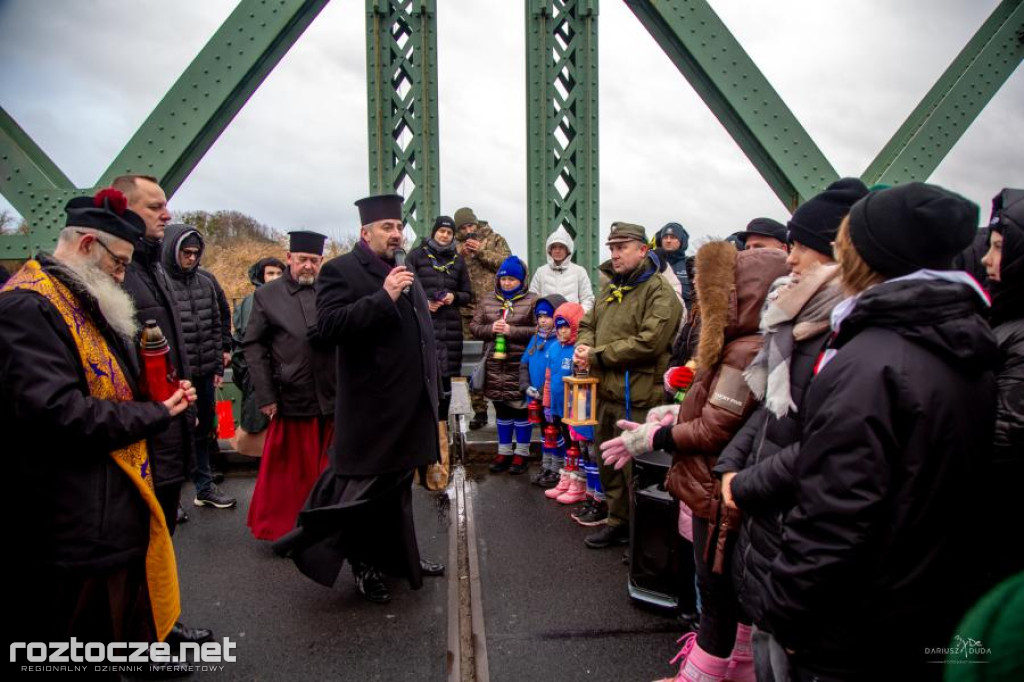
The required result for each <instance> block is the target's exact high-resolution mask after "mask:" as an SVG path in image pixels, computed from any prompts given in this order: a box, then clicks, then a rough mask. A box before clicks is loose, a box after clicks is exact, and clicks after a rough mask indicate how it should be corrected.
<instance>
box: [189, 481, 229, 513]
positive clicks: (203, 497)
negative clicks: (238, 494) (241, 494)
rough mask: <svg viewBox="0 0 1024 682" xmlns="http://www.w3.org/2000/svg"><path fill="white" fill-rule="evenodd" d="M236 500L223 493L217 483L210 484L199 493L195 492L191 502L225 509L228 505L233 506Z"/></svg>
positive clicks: (200, 505)
mask: <svg viewBox="0 0 1024 682" xmlns="http://www.w3.org/2000/svg"><path fill="white" fill-rule="evenodd" d="M237 502H238V500H236V499H235V498H233V497H231V496H230V495H228V494H226V493H224V492H223V491H222V490H221V489H220V488H218V487H217V484H216V483H214V484H211V485H210V487H209V488H207V489H206V490H204V491H203V492H201V493H196V499H195V501H194V502H193V504H194V505H196V506H197V507H205V506H207V505H210V506H211V507H216V508H217V509H227V508H228V507H234V506H235V504H237Z"/></svg>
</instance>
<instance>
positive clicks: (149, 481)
mask: <svg viewBox="0 0 1024 682" xmlns="http://www.w3.org/2000/svg"><path fill="white" fill-rule="evenodd" d="M4 289H5V290H6V289H23V290H25V291H32V292H35V293H36V294H39V295H40V296H42V297H43V298H45V299H46V300H47V301H49V302H50V304H51V305H52V306H53V307H54V308H56V309H57V311H58V312H59V313H60V314H61V317H63V318H64V324H66V325H67V327H68V332H69V333H70V334H71V336H72V337H73V338H74V340H75V346H76V347H77V348H78V356H79V359H80V360H81V362H82V368H83V369H84V370H85V377H86V382H87V383H88V385H89V395H90V396H92V397H93V398H96V399H97V400H106V401H109V402H114V403H123V402H128V401H131V400H134V399H135V397H134V396H133V395H132V389H131V387H130V386H129V385H128V381H127V379H126V378H125V375H124V370H123V369H122V368H121V365H120V364H119V363H118V362H117V360H116V359H115V358H114V354H113V353H112V352H111V350H110V346H109V345H108V344H107V340H106V339H105V338H103V334H101V333H100V331H99V329H97V328H96V325H95V324H94V323H93V322H92V320H91V319H89V317H88V316H87V315H86V313H85V312H84V311H83V310H82V307H81V304H80V303H79V301H78V299H77V297H75V295H74V294H72V293H71V292H70V291H69V290H68V289H67V287H65V286H64V285H63V284H62V283H61V282H60V281H58V280H57V279H56V278H53V277H51V276H50V275H48V274H47V273H46V272H44V271H43V269H42V268H41V267H40V265H39V261H35V260H30V261H28V262H27V263H25V266H24V267H23V268H22V269H21V270H19V271H18V273H17V274H15V275H14V276H13V277H12V278H11V279H10V281H9V282H8V283H7V285H6V286H5V287H4ZM110 456H111V457H112V458H113V459H114V461H115V462H116V463H117V466H118V467H120V469H121V470H122V471H124V472H125V474H126V475H127V476H128V477H129V478H130V479H131V480H132V483H134V484H135V488H136V489H137V490H138V492H139V495H141V496H142V499H143V500H145V502H146V506H148V507H149V546H148V547H147V549H146V584H147V586H148V587H149V601H150V605H151V607H152V610H153V623H154V625H155V626H156V634H157V637H158V638H159V640H160V641H163V640H164V638H165V637H167V633H169V632H170V631H171V628H172V627H173V626H174V624H175V623H176V622H177V620H178V616H179V615H180V613H181V604H180V601H179V592H178V568H177V562H176V561H175V559H174V547H173V546H172V545H171V535H170V533H169V532H168V531H167V521H166V520H165V519H164V513H163V509H162V508H161V507H160V503H159V502H157V499H156V495H155V494H154V492H153V476H152V472H151V471H150V462H149V453H148V451H147V450H146V441H145V440H140V441H137V442H135V443H132V444H130V445H127V446H125V447H123V448H120V449H117V450H112V451H111V452H110Z"/></svg>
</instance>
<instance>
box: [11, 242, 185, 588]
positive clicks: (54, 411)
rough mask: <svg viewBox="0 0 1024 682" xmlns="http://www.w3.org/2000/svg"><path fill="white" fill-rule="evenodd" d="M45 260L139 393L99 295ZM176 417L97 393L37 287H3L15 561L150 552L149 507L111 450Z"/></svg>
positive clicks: (94, 562)
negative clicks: (33, 289)
mask: <svg viewBox="0 0 1024 682" xmlns="http://www.w3.org/2000/svg"><path fill="white" fill-rule="evenodd" d="M39 260H40V262H41V263H42V264H43V268H44V270H45V271H46V272H47V273H49V274H50V275H52V276H54V277H55V278H56V279H58V280H60V281H61V282H62V283H64V284H65V285H66V286H68V288H69V289H71V291H72V293H73V294H75V295H76V296H77V298H78V299H79V300H80V301H81V303H82V307H83V309H84V310H85V311H86V314H87V315H88V316H89V318H91V319H92V321H93V322H94V323H95V324H96V325H97V327H98V329H99V330H100V332H101V333H102V334H103V336H104V338H105V339H106V341H107V343H108V344H109V346H110V348H111V351H112V353H113V356H114V360H115V361H116V362H117V363H118V364H119V365H120V367H121V369H122V371H123V372H124V374H125V376H126V378H127V380H128V383H129V385H130V386H131V389H132V391H133V393H134V394H135V395H138V385H137V382H136V375H135V370H134V365H133V363H132V362H131V361H130V360H129V359H128V357H129V354H130V353H131V352H132V350H131V349H129V348H128V347H127V345H126V344H125V343H123V342H122V340H121V339H120V337H118V335H117V334H116V333H114V332H113V331H112V330H111V329H110V328H109V327H108V326H107V325H106V323H105V321H104V320H103V318H102V316H101V315H100V314H99V310H98V308H97V305H96V302H95V299H93V298H92V297H91V296H90V295H89V294H87V293H85V291H84V289H83V288H82V287H81V286H80V285H78V284H77V283H76V280H75V279H74V278H73V277H71V276H69V275H68V274H67V271H66V270H64V269H62V268H59V266H58V265H57V263H56V261H54V260H52V259H51V258H48V257H46V256H40V257H39ZM169 422H170V418H169V416H168V413H167V409H166V408H165V407H164V406H163V405H161V404H159V403H156V402H121V403H115V402H110V401H106V400H95V399H93V398H91V397H90V396H89V385H88V382H87V380H86V376H85V371H84V370H83V368H82V361H81V359H80V356H79V352H78V348H77V346H76V345H75V341H74V338H73V337H72V335H71V333H70V332H69V331H68V327H67V325H66V324H65V322H64V318H63V317H62V316H61V314H60V313H59V312H58V311H57V309H56V308H54V307H53V306H52V305H51V304H50V302H49V301H47V300H46V299H45V298H43V297H42V296H40V295H38V294H36V293H34V292H29V291H8V292H4V293H2V294H0V433H3V434H4V437H3V447H2V449H3V460H4V463H5V467H6V473H7V475H8V476H9V477H10V481H11V485H10V486H9V488H8V490H7V492H6V493H5V494H4V496H3V500H4V502H3V508H4V517H5V518H6V519H8V520H9V523H8V524H7V529H6V532H5V538H4V542H5V544H6V545H7V546H8V547H12V548H16V551H17V561H14V562H11V563H12V565H13V566H14V568H15V569H16V570H18V571H33V570H34V569H36V568H43V567H48V568H55V567H56V568H68V569H77V568H89V569H99V570H102V569H104V568H109V567H112V566H118V565H123V564H125V563H127V562H129V561H131V560H133V559H136V558H138V557H141V556H143V555H144V554H145V552H146V547H147V546H148V544H149V510H148V508H147V506H146V503H145V502H144V501H143V499H142V496H141V495H140V494H139V492H138V490H137V489H136V487H135V484H134V483H133V482H132V481H131V479H130V478H129V477H128V475H127V474H125V473H124V472H123V471H122V470H121V469H120V467H118V466H117V464H116V463H115V462H114V460H113V458H112V457H111V456H110V452H111V451H112V450H115V449H119V448H122V447H125V446H126V445H129V444H131V443H134V442H136V441H139V440H142V439H143V438H147V437H150V436H152V435H153V434H155V433H157V432H159V431H162V430H164V429H165V428H166V427H167V425H168V423H169ZM16 587H17V585H15V588H16Z"/></svg>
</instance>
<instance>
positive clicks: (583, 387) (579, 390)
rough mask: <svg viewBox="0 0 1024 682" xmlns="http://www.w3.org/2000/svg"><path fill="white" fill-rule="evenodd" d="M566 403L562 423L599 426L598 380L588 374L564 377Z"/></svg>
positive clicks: (580, 373)
mask: <svg viewBox="0 0 1024 682" xmlns="http://www.w3.org/2000/svg"><path fill="white" fill-rule="evenodd" d="M562 381H563V382H564V383H565V403H564V404H563V407H564V410H565V411H564V412H563V415H564V416H563V417H562V421H563V422H564V423H566V424H568V425H569V426H597V383H598V381H597V379H595V378H594V377H592V376H590V375H589V374H588V373H586V372H578V373H575V374H572V375H570V376H567V377H563V378H562Z"/></svg>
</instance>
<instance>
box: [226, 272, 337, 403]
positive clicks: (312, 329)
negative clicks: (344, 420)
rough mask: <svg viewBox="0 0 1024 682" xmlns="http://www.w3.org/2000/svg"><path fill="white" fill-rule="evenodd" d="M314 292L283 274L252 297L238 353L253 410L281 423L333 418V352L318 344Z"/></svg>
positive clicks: (289, 275) (324, 345)
mask: <svg viewBox="0 0 1024 682" xmlns="http://www.w3.org/2000/svg"><path fill="white" fill-rule="evenodd" d="M316 305H317V304H316V291H315V290H314V288H313V287H309V286H302V285H300V284H299V283H298V282H296V281H295V279H294V278H292V274H291V272H289V271H287V270H285V273H284V275H282V276H281V277H280V278H278V279H276V280H274V281H273V282H270V283H269V284H265V285H263V286H262V287H260V288H259V289H257V290H256V291H255V292H253V305H252V313H250V315H249V323H248V326H247V327H246V329H245V339H244V340H243V342H242V348H243V350H244V352H245V361H246V363H247V364H248V366H249V378H250V379H251V380H252V385H253V388H254V390H255V394H256V406H257V407H266V406H267V405H270V404H272V403H277V411H278V413H279V414H280V415H281V416H282V417H320V416H330V415H332V414H334V351H333V349H332V348H331V347H330V346H329V345H327V344H323V343H320V342H319V341H318V340H317V334H316V320H317V311H316Z"/></svg>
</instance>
